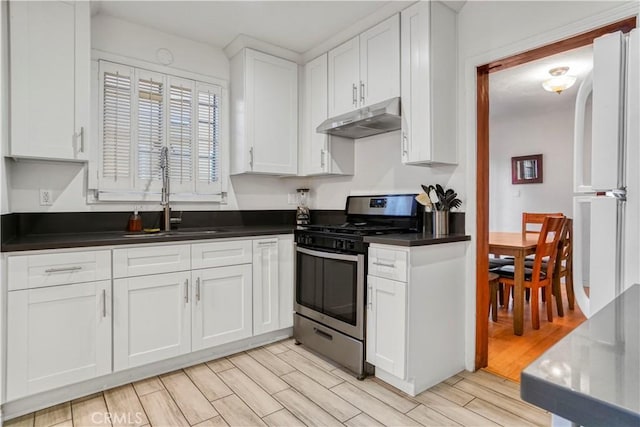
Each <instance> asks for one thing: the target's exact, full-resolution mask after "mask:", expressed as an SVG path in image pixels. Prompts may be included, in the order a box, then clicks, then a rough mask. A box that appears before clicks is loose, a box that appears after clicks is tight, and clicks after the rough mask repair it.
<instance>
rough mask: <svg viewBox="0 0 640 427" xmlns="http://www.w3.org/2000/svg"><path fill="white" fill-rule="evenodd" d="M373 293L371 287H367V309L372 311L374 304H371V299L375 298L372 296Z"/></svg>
mask: <svg viewBox="0 0 640 427" xmlns="http://www.w3.org/2000/svg"><path fill="white" fill-rule="evenodd" d="M372 291H373V289H372V288H371V286H368V287H367V308H368V309H369V310H371V306H372V303H371V299H372V298H373V297H372V296H371V292H372Z"/></svg>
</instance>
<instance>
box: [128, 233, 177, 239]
mask: <svg viewBox="0 0 640 427" xmlns="http://www.w3.org/2000/svg"><path fill="white" fill-rule="evenodd" d="M170 235H171V233H167V232H158V233H135V234H123V235H122V237H127V238H136V237H140V238H142V237H162V236H170Z"/></svg>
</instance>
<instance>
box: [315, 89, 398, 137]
mask: <svg viewBox="0 0 640 427" xmlns="http://www.w3.org/2000/svg"><path fill="white" fill-rule="evenodd" d="M398 129H400V98H391V99H388V100H386V101H383V102H380V103H378V104H374V105H370V106H368V107H364V108H360V109H359V110H356V111H351V112H349V113H345V114H341V115H339V116H336V117H332V118H330V119H327V120H325V121H324V122H322V124H321V125H320V126H318V128H317V129H316V132H318V133H327V134H329V135H335V136H341V137H343V138H351V139H358V138H364V137H366V136H371V135H377V134H379V133H385V132H391V131H394V130H398Z"/></svg>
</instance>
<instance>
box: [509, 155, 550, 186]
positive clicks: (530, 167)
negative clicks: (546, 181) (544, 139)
mask: <svg viewBox="0 0 640 427" xmlns="http://www.w3.org/2000/svg"><path fill="white" fill-rule="evenodd" d="M511 183H512V184H540V183H542V154H532V155H530V156H520V157H512V158H511Z"/></svg>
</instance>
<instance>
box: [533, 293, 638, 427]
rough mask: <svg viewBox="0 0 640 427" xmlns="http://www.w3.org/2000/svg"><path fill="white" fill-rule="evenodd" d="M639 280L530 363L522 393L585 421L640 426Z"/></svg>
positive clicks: (553, 410) (570, 417)
mask: <svg viewBox="0 0 640 427" xmlns="http://www.w3.org/2000/svg"><path fill="white" fill-rule="evenodd" d="M639 313H640V285H637V284H636V285H633V286H632V287H631V288H629V289H627V290H626V291H625V292H623V293H622V295H620V296H619V297H617V298H616V299H615V300H614V301H612V302H611V303H609V304H608V305H607V306H605V307H604V308H603V309H602V310H600V311H599V312H597V313H595V314H594V315H593V316H592V317H591V318H590V319H588V320H587V321H585V322H584V323H583V324H581V325H580V326H578V327H577V328H576V329H575V330H573V331H572V332H571V333H570V334H569V335H567V336H566V337H564V338H563V339H562V340H560V341H559V342H558V343H557V344H555V345H554V346H553V347H551V348H550V349H549V350H547V351H546V352H545V353H544V354H542V356H540V357H539V358H538V359H537V360H535V361H534V362H533V363H532V364H531V365H529V366H528V367H527V368H526V369H525V370H524V371H522V376H521V395H522V398H523V399H524V400H525V401H527V402H530V403H533V404H534V405H537V406H539V407H541V408H544V409H546V410H548V411H549V412H551V413H553V414H556V415H558V416H560V417H562V418H565V419H567V420H570V421H573V422H575V423H577V424H578V425H584V426H592V425H593V426H633V427H638V426H640V314H639Z"/></svg>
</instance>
